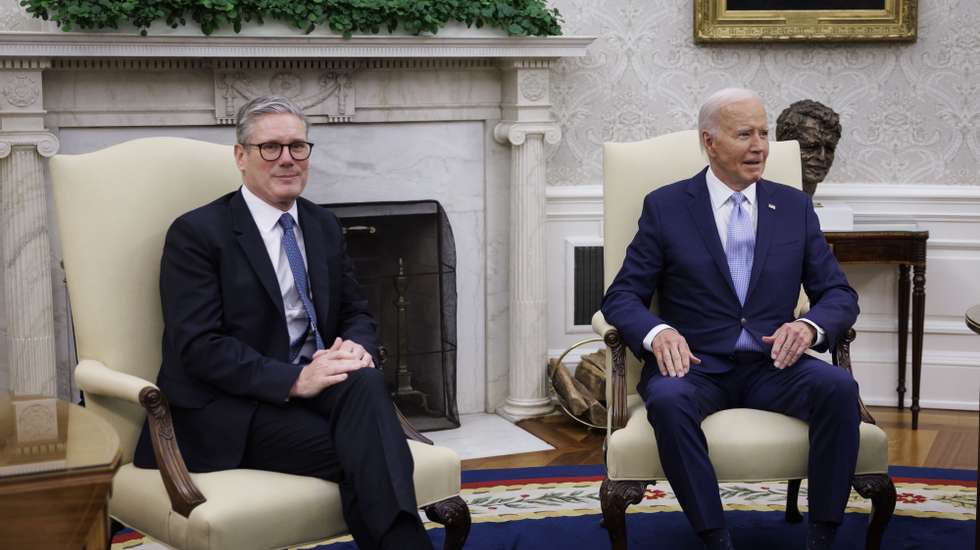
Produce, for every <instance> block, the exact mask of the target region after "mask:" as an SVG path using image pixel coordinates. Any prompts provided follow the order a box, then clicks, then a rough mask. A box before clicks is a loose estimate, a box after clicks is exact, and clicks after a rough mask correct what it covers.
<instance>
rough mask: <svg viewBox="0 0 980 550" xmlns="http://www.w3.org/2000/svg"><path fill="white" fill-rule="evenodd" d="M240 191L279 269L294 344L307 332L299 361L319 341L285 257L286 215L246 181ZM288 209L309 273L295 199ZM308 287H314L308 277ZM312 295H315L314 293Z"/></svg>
mask: <svg viewBox="0 0 980 550" xmlns="http://www.w3.org/2000/svg"><path fill="white" fill-rule="evenodd" d="M241 191H242V198H244V199H245V205H246V206H248V211H249V212H250V213H251V214H252V219H253V220H255V225H256V226H257V227H258V228H259V235H261V236H262V242H264V243H265V250H266V252H268V253H269V260H270V261H271V262H272V267H273V269H275V271H276V279H278V281H279V291H280V292H281V293H282V305H283V308H284V310H285V313H286V329H287V330H288V331H289V343H290V344H292V343H293V342H295V341H296V339H297V338H301V337H302V336H303V335H304V334H306V342H305V343H304V344H303V348H302V349H301V350H300V352H299V355H298V356H297V357H296V360H295V361H293V362H294V363H298V362H299V360H300V357H304V356H305V357H312V356H313V353H314V352H315V351H316V341H315V340H314V338H313V332H312V331H310V330H309V328H310V324H309V318H308V317H307V316H306V310H304V309H303V301H302V300H300V298H299V292H297V291H296V282H295V280H294V279H293V272H292V269H290V267H289V258H287V257H286V251H285V250H283V249H282V231H283V229H282V226H281V225H279V218H280V217H281V216H282V215H283V211H282V210H279V209H278V208H276V207H274V206H272V205H271V204H269V203H267V202H265V201H264V200H262V199H260V198H259V197H258V196H256V195H255V193H252V192H251V191H249V189H248V187H247V186H245V185H243V186H242V188H241ZM287 213H288V214H289V215H290V216H292V217H293V221H294V222H295V224H294V225H293V232H294V233H295V234H296V243H297V244H298V245H299V252H300V255H302V256H303V264H304V265H305V266H307V273H309V262H307V261H306V243H305V242H304V241H303V230H302V229H300V226H299V209H297V208H296V203H295V202H294V203H293V206H292V207H290V208H289V211H288V212H287ZM306 288H311V287H310V284H309V280H308V279H307V284H306ZM311 292H312V291H311ZM310 298H311V299H312V296H311V297H310Z"/></svg>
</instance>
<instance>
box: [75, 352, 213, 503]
mask: <svg viewBox="0 0 980 550" xmlns="http://www.w3.org/2000/svg"><path fill="white" fill-rule="evenodd" d="M75 380H76V381H77V382H78V387H79V388H81V389H82V391H84V392H86V393H88V394H92V395H100V396H105V397H114V398H116V399H122V400H124V401H128V402H130V403H135V404H139V405H142V406H143V408H144V409H146V420H147V424H148V425H149V427H150V441H151V442H152V443H153V454H154V456H156V460H157V467H158V468H159V469H160V477H161V478H162V479H163V485H164V487H166V489H167V495H168V496H169V497H170V507H171V508H173V510H174V511H175V512H177V513H178V514H180V515H182V516H184V517H188V516H190V514H191V510H193V509H194V508H196V507H197V506H200V505H201V504H203V503H204V502H205V501H206V499H205V498H204V495H203V494H201V491H200V489H198V488H197V486H196V485H194V481H193V480H192V479H191V475H190V472H188V471H187V465H186V464H185V463H184V457H182V456H181V454H180V448H179V447H178V446H177V438H176V437H175V436H174V426H173V419H172V418H171V416H170V407H169V406H168V405H167V398H166V397H164V395H163V393H162V392H160V389H159V388H157V387H156V385H154V384H152V383H150V382H147V381H146V380H143V379H142V378H139V377H137V376H133V375H130V374H126V373H123V372H119V371H114V370H112V369H110V368H109V367H107V366H105V365H104V364H102V363H100V362H99V361H95V360H92V359H85V360H82V362H80V363H79V364H78V366H77V367H75Z"/></svg>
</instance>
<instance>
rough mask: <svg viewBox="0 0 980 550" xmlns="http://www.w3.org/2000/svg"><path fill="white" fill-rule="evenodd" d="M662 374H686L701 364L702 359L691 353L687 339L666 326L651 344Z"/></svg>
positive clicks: (678, 375)
mask: <svg viewBox="0 0 980 550" xmlns="http://www.w3.org/2000/svg"><path fill="white" fill-rule="evenodd" d="M650 348H651V350H650V351H652V352H653V355H654V357H656V358H657V366H658V367H660V374H662V375H664V376H677V377H680V376H684V375H685V374H687V372H688V371H689V370H691V366H693V365H700V364H701V360H700V359H698V358H697V357H695V356H694V354H693V353H691V348H690V347H688V345H687V340H686V339H685V338H684V337H683V336H681V333H679V332H677V330H675V329H673V328H665V329H664V330H661V331H660V332H659V333H657V335H656V336H654V338H653V342H652V343H651V345H650Z"/></svg>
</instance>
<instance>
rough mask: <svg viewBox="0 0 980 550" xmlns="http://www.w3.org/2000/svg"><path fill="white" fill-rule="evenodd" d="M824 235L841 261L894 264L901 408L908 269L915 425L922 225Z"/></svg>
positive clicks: (901, 403) (925, 235)
mask: <svg viewBox="0 0 980 550" xmlns="http://www.w3.org/2000/svg"><path fill="white" fill-rule="evenodd" d="M824 236H826V238H827V243H828V244H830V247H831V249H832V250H833V252H834V256H836V257H837V261H838V262H840V263H842V264H885V265H897V266H898V388H897V390H898V408H899V410H901V409H903V408H905V365H906V349H907V348H908V334H909V321H908V319H909V268H910V267H911V269H912V407H911V411H912V429H913V430H917V429H919V384H920V382H921V377H922V336H923V332H924V330H925V313H926V312H925V310H926V290H925V286H926V241H927V240H928V239H929V232H928V231H926V230H924V229H911V228H896V227H890V226H882V227H865V228H862V229H861V230H860V231H826V232H824Z"/></svg>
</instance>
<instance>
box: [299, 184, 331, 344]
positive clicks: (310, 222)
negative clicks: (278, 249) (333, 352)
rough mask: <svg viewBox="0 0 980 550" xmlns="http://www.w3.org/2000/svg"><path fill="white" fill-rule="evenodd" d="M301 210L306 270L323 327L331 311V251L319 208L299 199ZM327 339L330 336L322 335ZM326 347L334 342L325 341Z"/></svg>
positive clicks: (314, 304)
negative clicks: (329, 261)
mask: <svg viewBox="0 0 980 550" xmlns="http://www.w3.org/2000/svg"><path fill="white" fill-rule="evenodd" d="M297 205H298V206H297V207H298V208H299V212H300V214H299V226H300V229H302V230H303V244H304V245H305V247H306V268H307V270H308V271H309V277H310V286H311V290H312V292H313V307H315V308H316V317H317V319H318V320H319V322H320V324H321V325H322V324H323V323H324V321H325V320H326V318H327V314H328V313H329V311H330V309H329V308H330V267H329V266H328V265H327V258H328V257H329V256H330V251H329V250H328V245H327V238H326V235H327V228H326V227H324V224H323V223H322V221H321V219H320V217H319V216H317V214H319V212H317V211H316V209H318V208H320V207H319V206H317V205H315V204H313V203H311V202H309V201H305V200H303V199H297ZM320 336H321V337H322V338H324V339H326V338H327V337H328V336H329V335H327V334H322V333H321V334H320ZM324 343H325V344H326V345H328V346H329V345H330V344H332V342H326V341H324Z"/></svg>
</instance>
